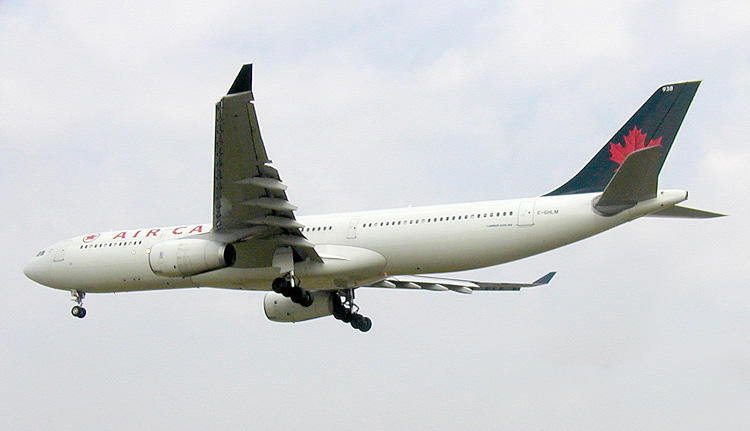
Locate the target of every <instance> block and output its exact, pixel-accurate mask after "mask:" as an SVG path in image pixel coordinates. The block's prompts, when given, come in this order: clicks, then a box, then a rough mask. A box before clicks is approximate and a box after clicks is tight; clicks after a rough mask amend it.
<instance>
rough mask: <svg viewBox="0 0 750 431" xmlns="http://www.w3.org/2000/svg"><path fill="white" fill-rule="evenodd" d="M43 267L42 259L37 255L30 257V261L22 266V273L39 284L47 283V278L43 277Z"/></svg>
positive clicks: (44, 271) (44, 272) (44, 269)
mask: <svg viewBox="0 0 750 431" xmlns="http://www.w3.org/2000/svg"><path fill="white" fill-rule="evenodd" d="M45 267H46V265H45V263H44V259H42V258H41V257H40V256H37V257H35V258H34V259H31V261H30V262H29V263H27V264H26V266H24V267H23V273H24V275H25V276H26V277H28V278H29V279H30V280H32V281H35V282H37V283H39V284H44V285H47V283H45V279H46V278H47V277H45V274H46V273H47V271H46V268H45Z"/></svg>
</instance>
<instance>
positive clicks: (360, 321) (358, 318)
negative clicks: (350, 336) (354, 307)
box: [351, 314, 365, 331]
mask: <svg viewBox="0 0 750 431" xmlns="http://www.w3.org/2000/svg"><path fill="white" fill-rule="evenodd" d="M364 324H365V316H363V315H361V314H355V315H354V316H353V317H352V322H351V325H352V328H354V329H359V330H360V331H361V330H362V327H363V326H364Z"/></svg>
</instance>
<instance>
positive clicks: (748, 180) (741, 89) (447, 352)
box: [0, 0, 750, 430]
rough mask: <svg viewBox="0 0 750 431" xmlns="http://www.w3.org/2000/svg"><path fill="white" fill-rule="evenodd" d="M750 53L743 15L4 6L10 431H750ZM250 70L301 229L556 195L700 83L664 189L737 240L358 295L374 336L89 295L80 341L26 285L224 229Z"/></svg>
mask: <svg viewBox="0 0 750 431" xmlns="http://www.w3.org/2000/svg"><path fill="white" fill-rule="evenodd" d="M603 3H604V4H603ZM749 46H750V6H749V5H747V4H746V3H745V2H740V1H727V2H721V1H719V2H705V1H697V0H695V1H693V0H691V1H666V2H660V3H659V4H650V2H633V1H623V2H620V1H615V2H599V1H574V2H529V1H508V2H489V1H479V2H472V4H470V5H468V4H466V2H459V1H444V2H440V3H439V4H437V3H428V2H410V3H404V2H344V1H328V2H278V1H253V2H244V1H236V2H223V1H217V2H201V1H179V2H177V1H174V2H161V1H156V2H154V1H149V2H143V1H130V2H122V3H120V2H115V3H113V2H100V1H77V2H65V1H24V2H22V1H13V0H11V1H7V0H6V1H3V2H0V59H1V60H0V65H2V67H0V77H1V78H0V146H2V154H3V156H4V157H3V161H2V167H3V169H0V180H2V184H3V187H2V189H1V191H0V193H1V195H0V196H2V203H3V210H4V217H3V223H2V225H1V226H2V237H3V238H4V240H5V246H4V247H3V248H2V253H3V261H4V262H5V264H4V265H3V266H2V278H3V279H4V280H5V283H4V285H3V288H2V293H3V298H4V299H5V303H4V307H3V309H4V312H3V313H1V314H0V328H2V329H0V393H1V394H2V395H3V402H2V403H0V417H1V418H2V423H3V428H7V429H29V430H33V429H57V430H66V429H71V430H72V429H76V430H78V429H112V430H126V429H127V430H130V429H159V430H162V429H292V428H297V429H311V430H324V429H326V430H327V429H362V430H381V429H417V430H449V429H450V430H454V429H499V428H518V429H576V430H579V429H615V430H630V429H685V430H703V429H745V428H747V426H748V425H750V408H748V406H750V343H748V339H750V338H749V336H748V333H749V332H750V318H748V310H750V294H749V293H748V288H749V287H750V286H749V284H750V283H749V282H748V270H747V262H748V260H750V259H749V258H750V252H749V251H748V248H747V241H748V236H749V235H750V233H749V232H748V226H747V217H746V215H745V214H747V212H748V210H750V208H749V207H750V205H749V204H748V189H750V171H749V170H748V168H747V166H748V164H750V150H749V149H748V145H747V144H748V140H750V138H748V137H749V136H750V122H749V121H748V118H750V104H748V100H750V53H748V47H749ZM247 62H252V63H254V64H255V82H254V90H255V96H256V99H257V107H258V111H259V117H260V121H261V127H262V131H263V136H264V140H265V142H266V146H267V148H268V151H269V154H270V155H271V157H272V159H273V160H274V164H275V166H276V167H277V168H278V169H279V170H280V172H281V175H282V177H283V178H284V180H285V182H286V183H288V184H289V185H290V189H289V192H288V194H289V197H290V199H291V200H292V201H293V202H294V203H295V204H296V205H298V206H299V207H300V214H318V213H326V212H336V211H347V210H359V209H378V208H389V207H399V206H406V205H425V204H439V203H455V202H467V201H472V200H490V199H500V198H514V197H521V196H534V195H539V194H542V193H544V192H547V191H549V190H552V189H553V188H555V187H556V186H558V185H560V184H561V183H562V182H564V181H565V180H567V179H568V178H569V177H570V176H572V175H573V174H574V173H576V172H577V171H578V170H579V169H580V168H581V167H582V166H583V164H585V163H586V162H587V161H588V159H589V158H590V157H591V156H592V155H593V154H594V153H595V152H596V151H597V150H598V149H599V148H600V147H601V146H602V145H603V144H604V143H606V142H607V140H608V139H609V138H610V137H611V136H612V134H613V133H614V132H615V131H616V130H617V129H618V128H619V127H620V125H621V124H622V123H623V122H624V121H625V120H626V119H627V118H628V117H629V116H630V114H632V112H634V111H635V110H636V109H637V108H638V106H640V104H641V103H642V102H643V101H644V100H645V99H646V98H647V97H648V96H649V95H650V94H651V93H652V92H653V91H654V90H655V89H656V88H657V87H658V86H660V85H661V84H664V83H668V82H674V81H681V80H688V79H703V80H704V81H703V84H702V85H701V88H700V89H699V91H698V95H697V96H696V98H695V100H694V103H693V106H692V108H691V110H690V112H689V113H688V116H687V119H686V121H685V123H684V125H683V127H682V130H681V132H680V134H679V135H678V138H677V141H676V143H675V146H674V147H673V149H672V152H671V154H670V156H669V159H668V160H667V163H666V165H665V167H664V170H663V171H662V176H661V185H662V186H663V187H665V188H685V189H688V190H689V191H690V193H691V198H690V200H689V202H688V203H687V204H688V205H689V206H694V207H698V208H703V209H708V210H715V211H720V212H726V213H728V214H730V215H731V217H726V218H723V219H719V220H710V221H689V220H657V219H644V220H639V221H636V222H634V223H631V224H629V225H626V226H622V227H619V228H617V229H615V230H613V231H611V232H607V233H605V234H603V235H600V236H597V237H594V238H592V239H588V240H585V241H582V242H580V243H578V244H574V245H571V246H568V247H565V248H562V249H560V250H556V251H553V252H549V253H547V254H544V255H541V256H537V257H533V258H529V259H526V260H523V261H520V262H515V263H511V264H507V265H503V266H499V267H494V268H488V269H484V270H480V271H473V272H471V273H468V274H462V276H465V277H471V278H476V279H482V280H491V281H528V280H533V279H535V278H536V277H538V276H541V275H542V274H544V273H546V272H548V271H551V270H556V271H558V276H557V277H556V278H555V279H554V281H553V283H552V284H551V285H549V286H547V287H544V288H539V289H535V290H526V291H523V292H520V293H507V292H506V293H489V292H484V293H482V292H480V293H477V294H474V295H456V294H453V293H440V292H411V291H405V292H403V291H390V290H382V291H381V290H372V289H371V290H360V291H359V292H358V303H359V305H360V306H361V307H362V309H363V312H364V314H366V315H368V316H371V317H372V318H373V320H374V327H373V330H372V331H371V332H369V333H367V334H362V333H359V332H357V331H354V330H352V329H351V328H349V327H347V326H345V325H342V324H341V323H339V322H336V321H334V320H333V319H332V318H324V319H318V320H316V321H312V322H307V323H301V324H294V325H291V324H287V325H284V324H275V323H272V322H269V321H267V320H266V319H265V316H264V315H263V312H262V297H263V295H262V294H261V293H255V292H233V291H221V290H215V289H200V290H198V289H196V290H183V291H168V292H146V293H127V294H117V295H111V294H108V295H90V296H89V297H88V298H87V302H86V305H87V309H88V311H89V315H88V316H87V317H86V319H84V320H82V321H80V320H78V319H74V318H73V317H71V316H70V313H69V309H70V306H71V303H70V301H69V295H68V293H67V292H61V291H56V290H52V289H48V288H44V287H42V286H39V285H36V284H34V283H33V282H31V281H29V280H27V279H25V278H24V276H23V274H22V273H21V268H22V267H23V265H24V264H25V263H26V262H27V261H28V260H29V259H30V258H31V257H32V256H33V255H34V254H35V253H36V251H38V250H39V249H41V248H42V247H44V246H46V245H49V244H51V243H53V242H56V241H58V240H61V239H64V238H67V237H72V236H74V235H79V234H83V233H89V232H99V231H108V230H110V229H129V228H137V227H143V226H162V225H176V224H184V223H198V222H207V221H209V220H210V214H211V213H210V211H211V181H212V172H211V171H212V151H213V121H214V118H213V115H214V103H215V102H216V101H217V100H218V99H219V98H220V97H221V96H222V95H223V94H225V92H226V91H227V89H228V88H229V86H230V84H231V82H232V79H234V76H235V74H236V73H237V71H238V70H239V67H240V65H241V64H242V63H247Z"/></svg>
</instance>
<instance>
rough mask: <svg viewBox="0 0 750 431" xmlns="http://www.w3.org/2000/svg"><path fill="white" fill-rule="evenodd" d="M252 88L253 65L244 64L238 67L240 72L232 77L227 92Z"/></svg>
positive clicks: (244, 90)
mask: <svg viewBox="0 0 750 431" xmlns="http://www.w3.org/2000/svg"><path fill="white" fill-rule="evenodd" d="M252 90H253V65H252V64H245V65H243V66H242V68H241V69H240V73H238V74H237V77H236V78H234V83H232V87H231V88H229V92H228V93H227V94H236V93H244V92H246V91H252Z"/></svg>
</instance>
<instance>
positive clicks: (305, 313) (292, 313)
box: [263, 291, 333, 322]
mask: <svg viewBox="0 0 750 431" xmlns="http://www.w3.org/2000/svg"><path fill="white" fill-rule="evenodd" d="M310 294H311V295H312V297H313V300H314V301H313V303H312V305H311V306H309V307H303V306H301V305H299V304H296V303H294V302H292V300H291V299H289V298H287V297H285V296H283V295H281V294H278V293H276V292H268V293H267V294H266V297H265V298H263V311H265V312H266V317H268V320H272V321H274V322H302V321H303V320H310V319H317V318H318V317H324V316H330V315H331V314H333V301H332V300H331V293H330V292H316V291H313V292H310Z"/></svg>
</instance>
